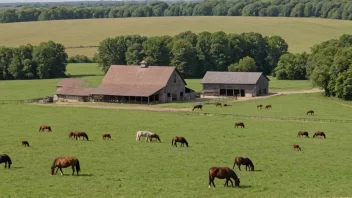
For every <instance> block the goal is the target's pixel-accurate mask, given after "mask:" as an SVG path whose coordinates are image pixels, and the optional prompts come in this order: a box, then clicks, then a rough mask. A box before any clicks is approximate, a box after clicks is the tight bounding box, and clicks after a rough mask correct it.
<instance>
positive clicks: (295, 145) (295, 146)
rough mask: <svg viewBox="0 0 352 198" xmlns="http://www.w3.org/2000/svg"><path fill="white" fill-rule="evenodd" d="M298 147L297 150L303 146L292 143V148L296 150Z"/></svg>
mask: <svg viewBox="0 0 352 198" xmlns="http://www.w3.org/2000/svg"><path fill="white" fill-rule="evenodd" d="M296 149H297V151H301V147H299V145H298V144H294V145H292V150H296Z"/></svg>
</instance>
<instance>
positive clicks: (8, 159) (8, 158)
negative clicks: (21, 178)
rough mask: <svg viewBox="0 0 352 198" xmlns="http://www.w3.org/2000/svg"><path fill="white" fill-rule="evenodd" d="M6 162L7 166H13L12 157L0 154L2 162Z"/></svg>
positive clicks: (0, 162) (0, 161)
mask: <svg viewBox="0 0 352 198" xmlns="http://www.w3.org/2000/svg"><path fill="white" fill-rule="evenodd" d="M2 163H5V168H11V164H12V161H11V158H10V157H9V156H8V155H7V154H0V164H2Z"/></svg>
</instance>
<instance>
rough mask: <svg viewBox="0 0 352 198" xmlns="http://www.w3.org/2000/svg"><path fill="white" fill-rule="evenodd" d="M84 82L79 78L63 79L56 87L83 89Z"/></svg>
mask: <svg viewBox="0 0 352 198" xmlns="http://www.w3.org/2000/svg"><path fill="white" fill-rule="evenodd" d="M85 83H86V82H85V81H84V80H82V79H79V78H64V79H62V80H61V81H60V82H59V83H58V84H57V85H56V86H57V87H77V88H78V87H80V88H81V87H84V85H85Z"/></svg>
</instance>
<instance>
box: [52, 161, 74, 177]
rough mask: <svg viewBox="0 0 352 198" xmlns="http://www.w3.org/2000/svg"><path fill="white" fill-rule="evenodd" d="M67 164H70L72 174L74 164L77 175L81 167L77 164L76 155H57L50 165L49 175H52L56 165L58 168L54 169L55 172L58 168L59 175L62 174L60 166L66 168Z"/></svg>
mask: <svg viewBox="0 0 352 198" xmlns="http://www.w3.org/2000/svg"><path fill="white" fill-rule="evenodd" d="M69 166H72V175H74V173H75V166H76V172H77V175H78V172H79V171H81V167H80V166H79V161H78V159H77V158H76V157H58V158H56V159H55V160H54V162H53V163H52V165H51V169H50V175H54V170H55V168H56V167H58V169H57V170H56V173H57V171H58V170H59V169H60V172H61V176H63V175H64V173H63V172H62V168H67V167H69ZM56 173H55V174H56Z"/></svg>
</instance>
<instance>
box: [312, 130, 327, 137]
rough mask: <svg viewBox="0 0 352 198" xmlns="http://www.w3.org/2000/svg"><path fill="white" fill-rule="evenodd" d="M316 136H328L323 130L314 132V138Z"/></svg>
mask: <svg viewBox="0 0 352 198" xmlns="http://www.w3.org/2000/svg"><path fill="white" fill-rule="evenodd" d="M316 136H323V137H324V138H326V135H325V133H324V132H321V131H317V132H315V133H314V135H313V138H315V137H316Z"/></svg>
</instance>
